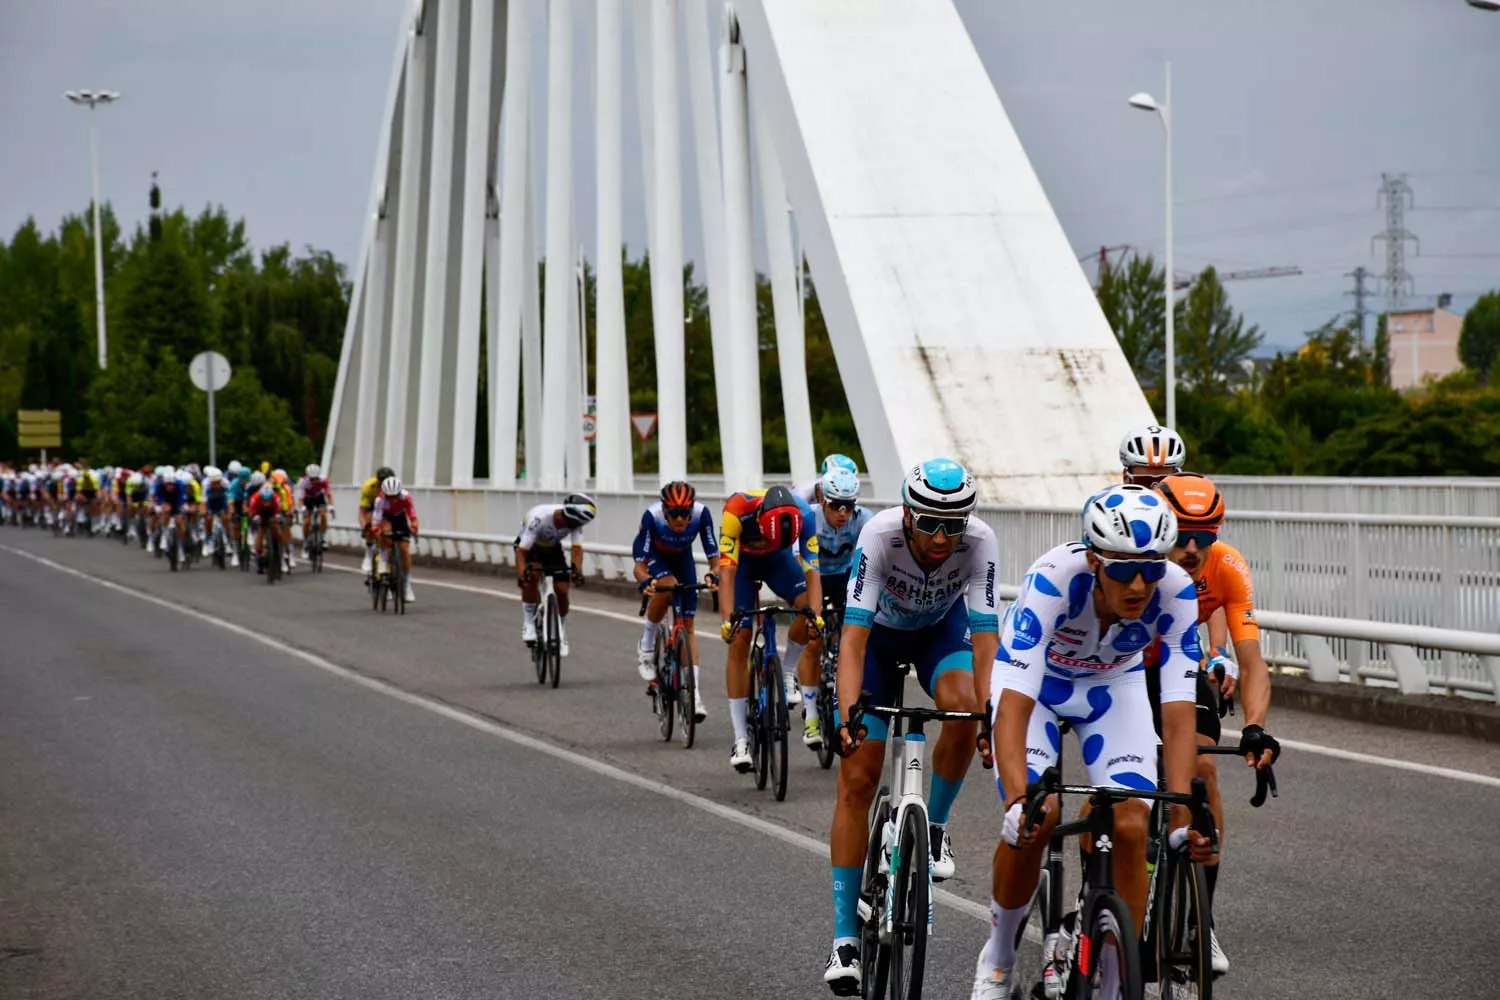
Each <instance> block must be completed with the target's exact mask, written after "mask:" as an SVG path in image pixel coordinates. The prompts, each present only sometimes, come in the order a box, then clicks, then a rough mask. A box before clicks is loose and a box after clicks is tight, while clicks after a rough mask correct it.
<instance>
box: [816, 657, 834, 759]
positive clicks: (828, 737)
mask: <svg viewBox="0 0 1500 1000" xmlns="http://www.w3.org/2000/svg"><path fill="white" fill-rule="evenodd" d="M823 657H824V659H825V660H827V659H828V658H830V657H831V658H832V660H833V662H834V663H837V662H838V652H837V650H836V649H835V650H832V651H830V650H824V652H823ZM820 670H821V673H820V675H819V677H818V700H817V709H818V725H819V726H820V727H821V728H822V730H823V744H822V746H820V747H818V766H819V767H821V768H822V769H823V770H825V771H826V770H828V769H829V768H830V767H832V766H833V758H834V757H835V756H837V755H838V750H837V747H838V742H837V740H838V732H839V725H838V713H837V712H835V711H834V706H835V701H836V694H835V691H834V688H833V685H832V684H831V683H829V674H830V671H829V670H828V669H827V663H826V662H825V663H823V664H820Z"/></svg>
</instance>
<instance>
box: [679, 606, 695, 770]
mask: <svg viewBox="0 0 1500 1000" xmlns="http://www.w3.org/2000/svg"><path fill="white" fill-rule="evenodd" d="M688 621H692V619H691V618H689V619H688ZM691 627H692V626H688V628H691ZM688 628H684V629H681V630H680V631H679V632H678V634H677V728H678V730H679V731H680V732H681V733H682V748H683V749H684V750H691V749H692V748H693V740H694V739H696V738H697V734H698V677H697V675H696V674H695V672H694V671H693V646H692V643H691V641H690V640H689V638H688Z"/></svg>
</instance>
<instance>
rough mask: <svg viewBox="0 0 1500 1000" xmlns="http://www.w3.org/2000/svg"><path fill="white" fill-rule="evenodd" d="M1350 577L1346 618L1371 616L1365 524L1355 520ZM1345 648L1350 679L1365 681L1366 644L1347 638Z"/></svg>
mask: <svg viewBox="0 0 1500 1000" xmlns="http://www.w3.org/2000/svg"><path fill="white" fill-rule="evenodd" d="M1349 559H1350V562H1349V577H1350V580H1349V582H1350V584H1352V586H1351V587H1350V594H1351V596H1352V598H1353V607H1352V608H1350V609H1349V613H1347V614H1345V615H1344V616H1343V617H1345V618H1366V619H1367V618H1369V617H1370V587H1369V582H1370V570H1369V567H1368V566H1367V565H1366V560H1365V546H1364V535H1363V526H1362V525H1361V524H1360V523H1359V522H1357V521H1355V522H1351V523H1350V525H1349ZM1344 648H1345V649H1347V650H1348V653H1349V679H1350V680H1351V681H1353V682H1354V683H1356V684H1363V683H1364V676H1363V674H1362V673H1361V668H1362V667H1363V666H1364V665H1365V659H1366V657H1365V644H1364V643H1363V642H1356V641H1354V640H1352V639H1351V640H1346V641H1345V643H1344Z"/></svg>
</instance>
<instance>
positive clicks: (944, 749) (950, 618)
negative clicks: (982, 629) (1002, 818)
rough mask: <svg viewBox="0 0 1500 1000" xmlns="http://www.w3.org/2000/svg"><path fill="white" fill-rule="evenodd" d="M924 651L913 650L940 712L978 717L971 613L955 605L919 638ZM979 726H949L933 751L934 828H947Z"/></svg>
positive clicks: (930, 808)
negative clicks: (970, 630) (970, 629)
mask: <svg viewBox="0 0 1500 1000" xmlns="http://www.w3.org/2000/svg"><path fill="white" fill-rule="evenodd" d="M920 635H921V637H922V638H921V641H922V642H923V644H924V647H925V648H922V649H920V650H914V652H916V655H915V656H914V657H913V659H914V661H915V663H916V667H917V678H918V680H920V681H921V683H922V688H923V690H925V691H927V693H928V694H930V695H931V696H932V700H933V703H934V704H936V705H937V707H938V708H941V709H946V710H948V711H952V712H977V711H979V709H980V706H979V703H978V699H977V698H976V697H975V695H974V645H973V643H972V642H970V641H969V610H968V607H967V606H966V605H965V604H964V602H963V600H962V599H960V600H958V601H956V602H955V603H954V605H953V607H951V608H949V609H948V613H947V614H946V615H944V616H943V618H942V620H941V621H939V622H938V623H937V624H936V625H934V626H933V627H932V628H931V629H929V630H927V631H925V632H923V633H920ZM978 734H979V724H978V723H975V722H945V723H943V726H942V731H941V732H940V733H939V735H938V740H937V745H936V746H934V747H933V748H932V800H931V802H930V803H929V805H928V810H927V811H928V814H929V816H930V817H931V819H932V822H933V824H934V825H936V826H942V827H946V826H947V823H948V813H949V810H950V809H951V808H952V806H953V801H954V800H955V799H956V798H958V792H959V789H960V788H962V787H963V783H964V775H966V774H968V773H969V763H970V762H971V761H972V760H973V759H974V740H975V737H976V736H977V735H978Z"/></svg>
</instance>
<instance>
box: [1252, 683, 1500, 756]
mask: <svg viewBox="0 0 1500 1000" xmlns="http://www.w3.org/2000/svg"><path fill="white" fill-rule="evenodd" d="M1271 704H1272V705H1273V706H1276V707H1280V708H1295V709H1300V710H1302V711H1306V712H1318V713H1321V714H1323V715H1331V716H1335V717H1337V718H1341V719H1349V720H1351V721H1354V722H1370V723H1374V724H1376V725H1381V726H1394V727H1396V728H1398V729H1415V730H1418V731H1420V732H1427V733H1445V734H1448V735H1452V736H1467V737H1470V738H1472V739H1476V740H1485V741H1486V742H1489V743H1500V705H1497V704H1493V703H1491V702H1483V701H1478V700H1476V699H1474V698H1459V697H1454V696H1449V695H1431V694H1429V695H1413V694H1402V693H1401V692H1399V691H1397V690H1395V689H1394V688H1383V687H1367V686H1364V685H1361V684H1347V683H1345V684H1319V683H1317V682H1314V681H1310V680H1308V679H1307V678H1305V677H1297V676H1293V675H1289V674H1276V675H1275V676H1274V678H1273V680H1272V683H1271ZM1271 728H1272V731H1273V732H1274V730H1275V726H1274V724H1273V725H1272V727H1271Z"/></svg>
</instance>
